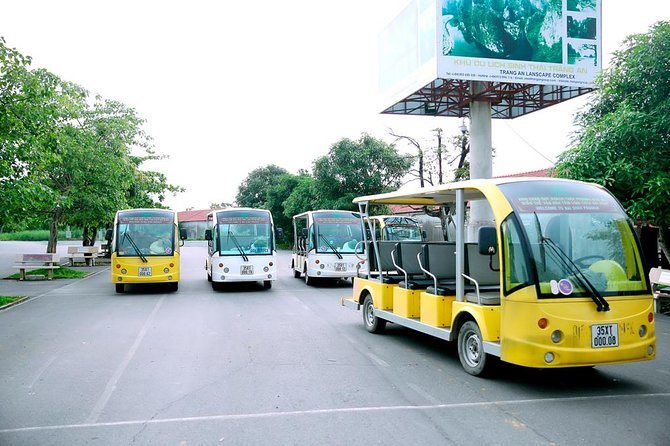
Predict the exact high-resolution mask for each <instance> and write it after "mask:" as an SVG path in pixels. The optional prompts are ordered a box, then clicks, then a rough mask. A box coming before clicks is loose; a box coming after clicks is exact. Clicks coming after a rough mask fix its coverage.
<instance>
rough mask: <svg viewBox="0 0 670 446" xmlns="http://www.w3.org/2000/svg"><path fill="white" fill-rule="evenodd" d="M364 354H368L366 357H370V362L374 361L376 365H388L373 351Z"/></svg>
mask: <svg viewBox="0 0 670 446" xmlns="http://www.w3.org/2000/svg"><path fill="white" fill-rule="evenodd" d="M366 355H367V356H368V358H370V359H372V362H376V363H377V364H378V365H380V366H382V367H388V366H389V363H388V362H386V361H384V360H383V359H382V358H380V357H379V356H377V355H375V354H373V353H370V352H367V353H366Z"/></svg>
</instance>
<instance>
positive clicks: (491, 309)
mask: <svg viewBox="0 0 670 446" xmlns="http://www.w3.org/2000/svg"><path fill="white" fill-rule="evenodd" d="M466 313H467V314H468V315H470V316H471V317H472V318H473V319H474V320H475V322H477V325H479V330H480V331H481V332H482V340H484V341H491V342H499V341H500V306H499V305H477V304H473V303H471V302H458V301H454V303H453V304H452V314H453V317H452V324H451V326H453V325H454V323H456V322H457V321H458V320H459V319H461V318H463V317H464V316H465V314H466Z"/></svg>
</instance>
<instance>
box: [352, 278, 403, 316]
mask: <svg viewBox="0 0 670 446" xmlns="http://www.w3.org/2000/svg"><path fill="white" fill-rule="evenodd" d="M353 285H354V286H353V295H352V299H353V300H354V301H356V302H358V303H359V304H362V303H363V299H364V298H365V295H366V292H367V293H369V294H370V296H372V305H374V307H375V308H379V309H380V310H393V289H394V288H397V287H398V285H395V284H388V283H381V282H379V281H377V280H370V279H364V278H362V277H354V284H353Z"/></svg>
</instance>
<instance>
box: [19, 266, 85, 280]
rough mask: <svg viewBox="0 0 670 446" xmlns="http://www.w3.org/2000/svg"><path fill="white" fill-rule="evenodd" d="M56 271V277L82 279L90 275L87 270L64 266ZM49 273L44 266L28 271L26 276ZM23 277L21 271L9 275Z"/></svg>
mask: <svg viewBox="0 0 670 446" xmlns="http://www.w3.org/2000/svg"><path fill="white" fill-rule="evenodd" d="M53 271H54V279H81V278H82V277H86V276H87V275H88V273H87V272H85V271H76V270H73V269H70V268H63V267H60V268H58V269H55V270H53ZM47 274H49V270H48V269H44V268H39V269H33V270H30V271H26V277H27V276H40V275H41V276H45V277H46V276H47ZM20 277H21V273H15V274H12V275H11V276H9V277H7V278H8V279H16V280H18V279H19V278H20Z"/></svg>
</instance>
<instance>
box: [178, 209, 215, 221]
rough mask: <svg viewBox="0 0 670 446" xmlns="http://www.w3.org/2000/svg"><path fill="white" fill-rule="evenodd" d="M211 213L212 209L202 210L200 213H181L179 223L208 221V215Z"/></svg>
mask: <svg viewBox="0 0 670 446" xmlns="http://www.w3.org/2000/svg"><path fill="white" fill-rule="evenodd" d="M210 212H211V209H202V210H199V211H181V212H178V214H179V221H180V222H183V221H206V220H207V214H209V213H210Z"/></svg>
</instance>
